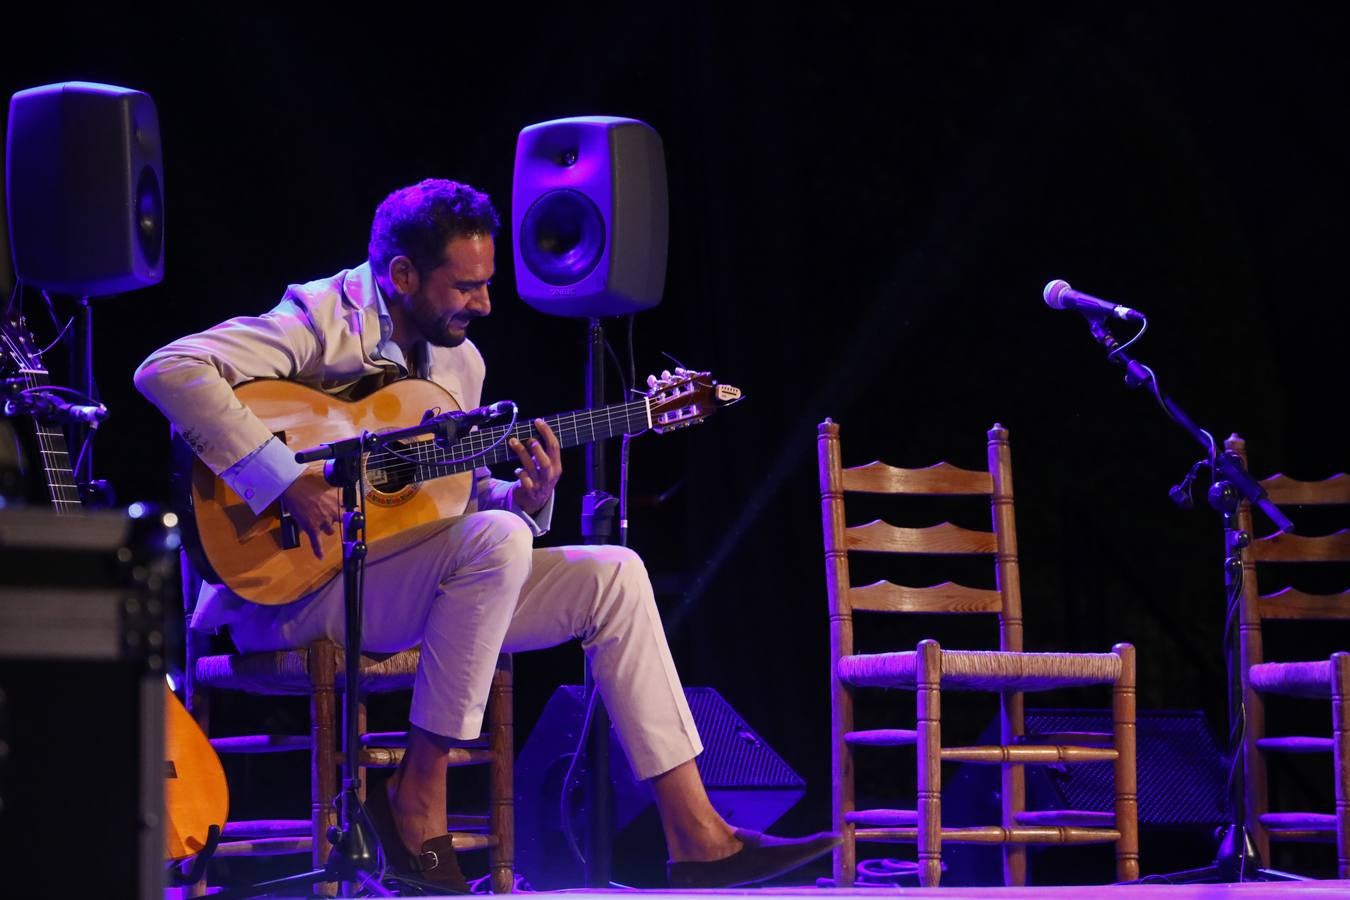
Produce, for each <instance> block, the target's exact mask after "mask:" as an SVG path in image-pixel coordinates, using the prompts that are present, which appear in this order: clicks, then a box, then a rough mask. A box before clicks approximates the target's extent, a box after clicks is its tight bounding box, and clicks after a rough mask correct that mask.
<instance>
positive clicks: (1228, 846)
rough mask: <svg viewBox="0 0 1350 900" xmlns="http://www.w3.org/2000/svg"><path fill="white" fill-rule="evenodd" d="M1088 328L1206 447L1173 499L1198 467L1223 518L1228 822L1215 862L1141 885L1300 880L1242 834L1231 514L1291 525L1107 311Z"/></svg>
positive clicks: (1238, 594)
mask: <svg viewBox="0 0 1350 900" xmlns="http://www.w3.org/2000/svg"><path fill="white" fill-rule="evenodd" d="M1085 315H1086V317H1087V320H1088V330H1089V331H1090V332H1091V333H1092V337H1093V339H1094V340H1096V341H1097V343H1099V344H1101V345H1102V346H1103V347H1105V348H1106V349H1107V351H1109V352H1108V353H1107V356H1106V358H1107V360H1108V361H1109V362H1111V363H1114V364H1115V365H1118V366H1120V367H1122V368H1123V369H1124V370H1125V384H1126V386H1128V387H1130V388H1140V387H1144V386H1148V387H1149V388H1150V389H1151V390H1152V392H1153V395H1154V397H1156V398H1157V400H1158V403H1159V405H1161V406H1162V408H1163V412H1165V413H1166V414H1167V417H1168V418H1170V419H1171V420H1172V421H1173V422H1176V423H1177V424H1178V425H1180V426H1181V427H1182V429H1183V430H1184V431H1185V432H1186V433H1187V434H1189V435H1190V436H1191V437H1192V438H1193V439H1194V440H1195V441H1196V442H1197V443H1198V444H1200V445H1201V446H1202V447H1204V448H1205V450H1206V451H1207V453H1208V455H1207V457H1206V458H1205V459H1202V460H1201V461H1200V462H1198V463H1197V464H1196V465H1195V467H1194V468H1193V469H1192V470H1191V474H1190V475H1188V476H1187V477H1186V479H1185V480H1183V482H1182V485H1179V486H1178V487H1175V488H1173V489H1172V499H1173V501H1174V502H1176V503H1177V504H1178V505H1180V506H1183V507H1190V506H1191V505H1193V501H1192V500H1191V497H1190V493H1189V490H1188V486H1189V483H1190V480H1191V478H1192V477H1193V475H1194V474H1195V472H1196V471H1198V470H1200V469H1201V468H1202V467H1208V468H1209V469H1210V477H1211V481H1212V484H1211V487H1210V489H1209V492H1208V502H1209V505H1210V507H1211V508H1212V509H1214V510H1215V511H1216V512H1218V513H1219V514H1220V516H1221V517H1222V519H1223V536H1224V561H1223V580H1224V588H1225V596H1226V597H1227V602H1228V606H1227V609H1226V611H1225V620H1224V621H1225V627H1224V661H1225V668H1226V671H1227V689H1228V697H1227V704H1228V753H1229V759H1230V760H1231V766H1230V767H1229V778H1230V781H1229V784H1228V813H1229V818H1228V822H1227V824H1225V825H1224V826H1223V827H1222V829H1221V830H1220V833H1219V847H1218V850H1217V851H1216V853H1215V857H1214V861H1213V862H1212V863H1210V864H1209V865H1208V866H1204V867H1202V868H1199V869H1188V870H1186V871H1182V872H1173V873H1170V874H1166V875H1150V876H1146V877H1144V878H1141V879H1139V882H1134V883H1147V882H1151V881H1155V880H1162V881H1164V882H1166V883H1171V884H1194V883H1219V884H1226V883H1234V882H1241V881H1302V880H1306V879H1303V878H1302V877H1301V876H1298V875H1294V874H1291V873H1289V872H1281V871H1278V870H1276V869H1267V868H1263V867H1262V861H1261V858H1260V854H1259V853H1258V852H1257V849H1256V846H1255V845H1254V844H1253V842H1252V840H1251V836H1250V834H1248V831H1247V795H1246V785H1245V783H1244V781H1245V759H1244V757H1243V753H1242V731H1243V727H1244V723H1245V721H1246V710H1245V709H1244V706H1243V696H1242V674H1241V668H1240V667H1241V662H1240V660H1241V656H1240V654H1239V644H1238V641H1239V635H1238V628H1237V627H1236V621H1235V616H1236V615H1237V610H1238V604H1239V603H1240V602H1241V600H1242V559H1241V551H1242V548H1243V547H1246V546H1247V545H1248V544H1249V543H1250V542H1251V536H1250V535H1249V534H1247V533H1246V532H1245V531H1244V530H1242V529H1241V528H1240V527H1239V526H1238V519H1237V510H1238V505H1239V503H1240V502H1241V501H1242V500H1244V499H1245V500H1247V501H1249V502H1250V503H1251V504H1252V505H1253V506H1257V507H1260V508H1261V510H1263V511H1264V512H1265V514H1266V515H1267V516H1269V517H1270V519H1271V521H1273V522H1274V523H1275V524H1276V525H1277V526H1278V527H1279V529H1280V530H1281V531H1284V532H1292V531H1293V530H1294V523H1293V522H1291V521H1290V520H1289V518H1288V517H1287V516H1286V515H1285V514H1284V513H1283V512H1281V510H1280V509H1279V507H1277V506H1275V504H1273V503H1271V502H1270V499H1269V497H1268V496H1267V495H1266V492H1265V489H1264V488H1262V487H1261V485H1260V483H1259V482H1257V480H1256V479H1255V478H1253V477H1252V476H1251V474H1250V473H1249V472H1248V471H1247V469H1246V468H1245V467H1244V466H1243V464H1242V460H1241V458H1240V457H1238V456H1237V454H1235V453H1232V452H1230V451H1224V452H1222V453H1220V452H1219V450H1218V447H1217V446H1216V445H1215V442H1214V438H1213V436H1212V435H1210V433H1209V432H1207V431H1205V429H1203V428H1201V427H1200V426H1199V425H1197V424H1196V423H1195V421H1194V420H1193V419H1191V417H1190V416H1189V415H1187V414H1186V411H1185V410H1183V409H1182V408H1181V407H1180V406H1178V405H1177V404H1176V402H1175V401H1174V400H1172V398H1171V397H1168V396H1167V395H1166V394H1164V393H1163V392H1162V390H1161V389H1160V388H1159V386H1158V381H1157V378H1156V377H1155V376H1154V374H1153V370H1152V369H1150V368H1149V367H1148V366H1146V365H1144V364H1143V363H1141V362H1139V361H1137V360H1135V359H1133V358H1131V357H1130V356H1129V355H1128V354H1127V353H1126V352H1125V347H1126V346H1127V345H1121V344H1119V343H1118V342H1117V341H1116V338H1115V336H1114V335H1112V334H1111V332H1110V330H1109V329H1108V328H1107V327H1106V323H1105V315H1106V314H1105V313H1102V314H1096V315H1094V314H1089V313H1085Z"/></svg>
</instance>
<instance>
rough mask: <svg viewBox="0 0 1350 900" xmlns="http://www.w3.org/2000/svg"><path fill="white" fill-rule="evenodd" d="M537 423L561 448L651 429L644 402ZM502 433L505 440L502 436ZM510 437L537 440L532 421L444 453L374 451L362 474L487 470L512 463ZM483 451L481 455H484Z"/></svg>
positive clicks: (437, 447)
mask: <svg viewBox="0 0 1350 900" xmlns="http://www.w3.org/2000/svg"><path fill="white" fill-rule="evenodd" d="M542 418H543V420H544V421H545V422H546V423H547V424H548V426H549V428H551V429H553V433H554V434H555V435H556V436H557V438H558V443H559V444H560V445H561V446H562V447H575V446H578V445H580V444H589V443H591V442H592V441H600V440H604V439H605V438H611V437H616V436H618V435H621V434H637V433H638V432H642V431H646V430H647V429H648V428H649V427H651V416H650V412H649V409H648V403H647V400H646V398H643V399H641V400H635V401H633V402H631V403H617V404H615V405H613V406H605V407H601V408H599V409H579V410H576V411H575V412H567V413H559V414H557V415H555V416H543V417H542ZM508 430H509V431H510V432H511V433H510V435H507V431H508ZM510 437H514V438H517V439H518V440H520V441H521V442H528V441H529V439H530V438H532V437H537V433H536V432H535V429H534V423H533V420H532V419H531V420H529V421H522V422H517V423H516V424H515V425H514V426H506V425H498V426H493V427H489V428H480V429H479V430H477V431H471V432H469V433H467V434H464V435H461V436H459V438H457V439H456V440H455V441H454V443H452V444H450V445H449V446H448V447H446V446H442V445H441V444H440V443H439V442H438V441H416V442H414V443H411V444H408V445H407V446H405V447H404V448H402V449H400V450H399V451H398V452H399V454H400V456H402V457H406V458H400V456H396V455H395V454H394V453H392V452H390V451H389V450H377V451H375V452H373V453H371V454H370V456H369V458H368V459H367V460H366V470H367V472H372V471H382V472H384V473H386V474H387V475H388V476H389V477H391V478H396V479H397V480H399V481H401V482H406V481H414V482H420V481H427V480H430V479H432V478H439V477H441V476H442V475H454V474H456V473H458V472H467V471H469V470H471V469H473V468H474V467H476V466H491V465H495V464H497V463H503V462H509V461H511V460H515V459H517V457H516V454H515V452H514V451H512V450H511V448H510V447H508V446H507V443H506V442H507V440H508V439H509V438H510ZM494 445H495V446H494ZM488 448H491V449H490V450H489V449H488ZM484 450H487V452H486V453H484V452H483V451H484ZM480 454H481V455H480ZM414 460H415V462H414Z"/></svg>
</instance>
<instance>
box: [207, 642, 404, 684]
mask: <svg viewBox="0 0 1350 900" xmlns="http://www.w3.org/2000/svg"><path fill="white" fill-rule="evenodd" d="M419 658H420V655H419V651H418V649H417V648H416V647H413V648H411V649H409V650H404V651H402V652H401V653H395V654H393V655H391V656H369V655H366V654H364V653H363V654H362V655H361V689H362V690H364V691H367V692H370V693H386V692H391V691H404V690H411V689H412V686H413V681H414V679H415V678H416V677H417V662H418V659H419ZM196 662H197V665H196V668H195V672H194V675H195V677H196V680H197V683H198V684H200V685H202V686H204V687H211V688H222V689H225V690H235V691H245V692H248V693H252V694H266V695H273V696H278V695H294V696H307V695H308V694H309V693H310V692H311V691H312V690H313V689H314V682H313V680H312V678H311V676H310V651H309V649H308V648H301V649H297V650H272V651H266V652H262V653H231V654H222V655H217V656H202V657H199V658H198V659H197V661H196ZM345 683H346V655H345V654H344V653H343V652H342V650H341V648H338V650H337V671H336V677H335V679H334V687H335V688H336V689H337V690H339V691H341V690H343V689H344V685H345Z"/></svg>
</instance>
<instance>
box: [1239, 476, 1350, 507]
mask: <svg viewBox="0 0 1350 900" xmlns="http://www.w3.org/2000/svg"><path fill="white" fill-rule="evenodd" d="M1261 487H1263V488H1265V489H1266V493H1267V494H1269V495H1270V502H1271V503H1274V504H1275V505H1276V506H1336V505H1341V504H1344V505H1350V475H1346V474H1345V473H1340V474H1337V475H1332V476H1331V477H1330V478H1324V479H1322V480H1321V481H1299V480H1298V479H1296V478H1290V477H1289V476H1288V475H1272V476H1270V477H1269V478H1266V479H1263V480H1262V481H1261Z"/></svg>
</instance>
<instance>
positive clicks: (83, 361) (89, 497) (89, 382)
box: [70, 297, 112, 507]
mask: <svg viewBox="0 0 1350 900" xmlns="http://www.w3.org/2000/svg"><path fill="white" fill-rule="evenodd" d="M75 302H76V307H77V313H76V317H77V318H78V319H79V326H78V328H77V331H78V334H79V337H78V339H77V340H76V349H75V353H74V354H73V359H74V362H75V365H74V366H73V367H72V369H73V371H72V373H71V374H72V380H74V381H75V383H76V384H78V385H79V389H80V390H81V391H82V392H83V393H84V395H85V397H87V398H88V402H90V403H95V404H96V403H98V398H97V397H95V396H94V307H93V305H92V304H91V303H90V302H89V298H88V297H78V298H76V301H75ZM71 430H72V432H73V433H72V434H71V437H72V438H73V440H72V442H71V445H70V446H71V447H78V448H80V449H79V450H78V451H76V452H77V454H79V455H78V456H77V457H76V458H77V460H78V459H79V456H83V462H82V463H81V465H82V468H83V474H81V472H80V471H75V472H72V473H71V476H72V477H73V478H74V479H75V486H76V487H77V488H78V489H79V492H80V499H81V500H82V501H83V502H84V503H85V504H86V505H87V506H96V507H105V506H111V505H112V497H111V495H110V494H109V492H108V483H107V482H106V481H97V480H95V479H94V430H93V428H92V427H91V426H89V425H72V426H71Z"/></svg>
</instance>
